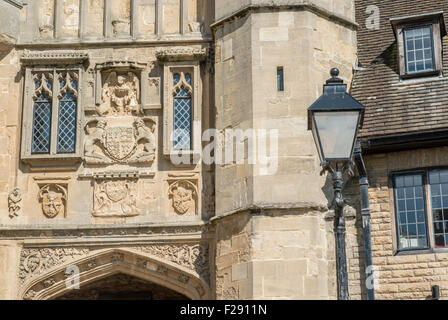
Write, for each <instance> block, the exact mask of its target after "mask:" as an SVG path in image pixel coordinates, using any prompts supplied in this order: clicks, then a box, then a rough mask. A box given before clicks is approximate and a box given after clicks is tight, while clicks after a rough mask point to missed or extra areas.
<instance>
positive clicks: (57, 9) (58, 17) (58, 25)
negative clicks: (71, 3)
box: [53, 0, 64, 39]
mask: <svg viewBox="0 0 448 320" xmlns="http://www.w3.org/2000/svg"><path fill="white" fill-rule="evenodd" d="M63 16H64V6H63V4H62V0H55V1H54V31H53V34H54V37H55V38H56V39H57V38H60V37H61V30H62V23H63Z"/></svg>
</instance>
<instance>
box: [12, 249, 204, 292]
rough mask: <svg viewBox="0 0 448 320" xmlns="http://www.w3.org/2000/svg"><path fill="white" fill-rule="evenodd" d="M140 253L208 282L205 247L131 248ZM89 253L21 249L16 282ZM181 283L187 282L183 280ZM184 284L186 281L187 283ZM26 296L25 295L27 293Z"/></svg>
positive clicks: (118, 256)
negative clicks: (164, 261)
mask: <svg viewBox="0 0 448 320" xmlns="http://www.w3.org/2000/svg"><path fill="white" fill-rule="evenodd" d="M131 249H136V250H138V251H141V252H143V253H147V254H150V255H153V256H155V257H159V258H161V259H163V260H166V261H169V262H173V263H175V264H178V265H179V266H182V267H186V268H188V269H190V270H192V271H195V272H196V273H198V274H199V275H200V276H201V277H202V279H203V280H205V281H206V282H207V283H209V281H210V266H209V247H208V244H207V243H191V244H183V245H181V244H152V245H145V246H139V247H131ZM89 253H91V250H90V249H89V248H81V247H80V248H76V247H74V248H23V249H22V251H21V253H20V265H19V279H20V284H21V285H23V284H25V282H27V281H28V280H30V279H32V278H34V277H36V276H39V275H40V274H43V273H44V272H46V271H47V270H49V269H51V268H53V267H55V266H58V265H62V264H64V263H68V262H70V261H74V260H77V259H79V258H82V257H83V256H86V255H88V254H89ZM139 259H140V258H139ZM109 261H112V262H118V261H124V254H123V253H120V252H118V253H114V254H112V256H111V257H110V260H109ZM144 261H145V260H144V259H140V260H139V265H140V266H142V267H145V266H146V262H144ZM98 265H99V264H98V263H97V262H96V261H92V264H91V265H89V264H87V265H86V266H87V267H88V268H89V269H91V268H94V267H97V266H98ZM183 281H187V279H186V278H184V279H183ZM187 282H188V281H187ZM28 292H29V291H28Z"/></svg>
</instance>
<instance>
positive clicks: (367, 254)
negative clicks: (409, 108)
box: [355, 141, 375, 300]
mask: <svg viewBox="0 0 448 320" xmlns="http://www.w3.org/2000/svg"><path fill="white" fill-rule="evenodd" d="M355 163H356V166H357V168H358V172H359V176H360V178H359V186H360V189H361V215H362V231H363V238H364V259H365V268H366V269H365V273H366V281H365V286H366V290H367V300H375V288H374V285H373V263H372V244H371V238H370V207H369V180H368V178H367V170H366V166H365V164H364V160H363V158H362V150H361V146H360V143H359V141H358V143H357V145H356V147H355Z"/></svg>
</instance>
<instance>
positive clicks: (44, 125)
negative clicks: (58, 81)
mask: <svg viewBox="0 0 448 320" xmlns="http://www.w3.org/2000/svg"><path fill="white" fill-rule="evenodd" d="M52 92H53V80H52V75H51V74H48V73H47V74H45V73H41V74H36V75H35V77H34V96H33V100H34V104H33V133H32V138H31V152H32V153H34V154H38V153H40V154H44V153H50V136H51V115H52V112H51V111H52V110H51V109H52V108H51V106H52V97H53V93H52Z"/></svg>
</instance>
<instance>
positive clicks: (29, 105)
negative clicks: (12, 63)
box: [22, 67, 34, 157]
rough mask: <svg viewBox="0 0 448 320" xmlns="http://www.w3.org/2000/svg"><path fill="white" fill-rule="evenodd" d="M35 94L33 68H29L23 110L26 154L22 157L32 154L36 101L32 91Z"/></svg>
mask: <svg viewBox="0 0 448 320" xmlns="http://www.w3.org/2000/svg"><path fill="white" fill-rule="evenodd" d="M32 90H33V93H34V81H33V75H32V73H31V68H29V67H27V68H26V70H25V97H24V99H23V100H24V108H23V119H24V127H25V130H24V131H25V132H24V133H23V134H22V146H24V147H23V149H25V152H24V153H22V157H24V155H27V154H31V139H32V136H31V135H32V132H33V128H32V126H33V116H32V115H33V109H34V101H33V98H32V92H31V91H32Z"/></svg>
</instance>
